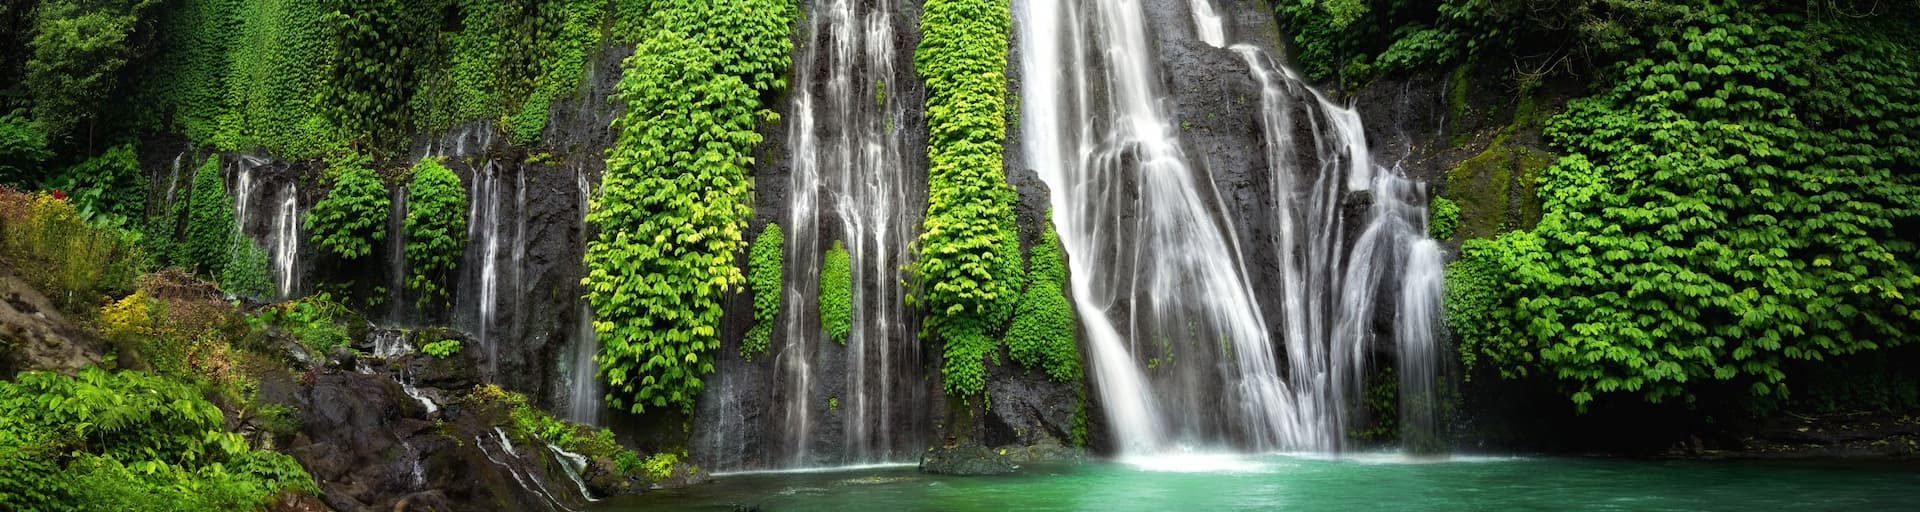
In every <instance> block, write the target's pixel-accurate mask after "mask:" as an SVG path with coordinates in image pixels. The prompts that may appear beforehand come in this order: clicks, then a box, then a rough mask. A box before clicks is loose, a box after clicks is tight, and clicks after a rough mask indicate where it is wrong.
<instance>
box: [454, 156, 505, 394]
mask: <svg viewBox="0 0 1920 512" xmlns="http://www.w3.org/2000/svg"><path fill="white" fill-rule="evenodd" d="M460 140H461V141H465V140H466V139H465V138H464V137H462V138H461V139H460ZM462 149H464V148H462ZM501 174H502V172H501V168H500V165H499V164H498V163H496V162H494V161H492V160H487V161H486V163H485V164H484V165H483V166H482V167H481V168H480V169H479V170H478V172H476V173H475V175H474V179H473V185H472V186H471V190H469V191H467V197H468V198H470V201H471V203H472V206H471V207H470V208H469V209H468V210H467V240H469V242H468V246H467V252H468V258H469V262H470V263H473V265H463V266H465V267H466V268H477V269H478V273H477V274H474V275H473V276H472V277H471V280H470V281H469V282H470V283H473V284H474V288H473V290H475V295H474V297H473V299H472V300H473V301H474V316H473V322H474V328H473V330H472V331H473V333H474V337H475V338H476V341H478V342H479V343H480V348H481V350H482V351H483V352H485V353H486V354H487V375H488V376H489V378H491V377H492V376H493V375H494V374H495V373H496V371H497V370H498V369H499V363H498V362H497V361H498V359H499V357H498V356H499V347H497V346H496V345H497V343H498V342H497V341H496V340H495V339H494V337H495V336H494V334H495V333H494V331H495V330H497V327H498V325H497V324H498V318H499V310H500V296H501V293H502V289H501V287H502V283H501V273H502V272H503V271H511V270H513V269H515V268H517V267H513V266H511V265H513V264H515V263H518V262H517V260H516V261H507V262H503V261H501V256H500V252H501V251H500V246H501V244H502V243H503V241H502V240H501V238H503V234H502V233H501V231H502V225H503V224H505V221H504V217H506V216H507V215H511V214H512V213H513V212H511V211H503V204H504V203H505V202H506V200H505V199H504V198H503V196H504V195H505V194H506V191H504V190H501V189H502V188H504V186H505V183H502V182H503V181H504V180H505V178H504V177H502V176H501ZM514 250H515V254H517V251H518V248H515V249H514ZM475 259H477V261H474V260H475ZM503 265H508V266H506V268H505V270H503V269H502V266H503ZM507 286H511V287H512V288H509V289H507V290H506V292H507V293H513V292H515V291H518V286H517V285H515V284H513V283H508V284H507Z"/></svg>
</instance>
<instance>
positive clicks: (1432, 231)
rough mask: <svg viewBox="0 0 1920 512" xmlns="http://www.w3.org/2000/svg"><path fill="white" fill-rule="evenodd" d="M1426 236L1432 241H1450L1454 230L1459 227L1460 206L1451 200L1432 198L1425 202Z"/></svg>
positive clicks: (1438, 197)
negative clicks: (1426, 217)
mask: <svg viewBox="0 0 1920 512" xmlns="http://www.w3.org/2000/svg"><path fill="white" fill-rule="evenodd" d="M1427 215H1428V217H1429V218H1428V219H1427V236H1429V237H1432V238H1433V239H1434V240H1452V239H1453V234H1454V230H1455V229H1456V228H1459V227H1460V205H1458V204H1454V202H1453V200H1452V199H1447V198H1444V197H1440V196H1433V200H1432V201H1428V202H1427Z"/></svg>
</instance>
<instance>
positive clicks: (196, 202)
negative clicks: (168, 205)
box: [172, 157, 239, 276]
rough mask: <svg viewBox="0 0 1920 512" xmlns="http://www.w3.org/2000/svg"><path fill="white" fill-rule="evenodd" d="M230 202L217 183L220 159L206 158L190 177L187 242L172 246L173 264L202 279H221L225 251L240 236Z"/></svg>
mask: <svg viewBox="0 0 1920 512" xmlns="http://www.w3.org/2000/svg"><path fill="white" fill-rule="evenodd" d="M233 206H234V205H233V198H232V197H231V196H228V195H227V183H226V182H225V181H222V180H221V179H220V159H219V158H218V157H214V158H208V159H207V162H206V164H204V165H201V166H200V171H199V172H197V173H194V175H193V195H192V197H191V198H190V199H189V200H188V205H187V229H186V239H185V240H184V241H182V242H181V243H179V244H177V245H175V246H174V249H175V250H176V251H178V253H177V254H175V255H174V256H173V258H172V259H173V263H174V264H175V265H180V266H182V267H185V268H189V269H196V270H198V271H199V272H201V273H202V275H211V276H217V275H221V274H220V272H221V270H222V269H225V268H226V264H227V255H228V254H229V253H228V251H229V250H230V249H231V248H232V247H233V238H234V237H235V236H237V234H238V233H239V227H238V226H236V225H235V224H234V217H233Z"/></svg>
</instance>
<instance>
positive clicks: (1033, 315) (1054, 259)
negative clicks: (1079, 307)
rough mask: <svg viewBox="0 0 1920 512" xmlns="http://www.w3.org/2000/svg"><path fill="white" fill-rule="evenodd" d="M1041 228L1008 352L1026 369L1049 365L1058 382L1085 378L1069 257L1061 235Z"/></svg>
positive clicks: (1009, 332) (1049, 373) (1010, 332)
mask: <svg viewBox="0 0 1920 512" xmlns="http://www.w3.org/2000/svg"><path fill="white" fill-rule="evenodd" d="M1041 231H1042V236H1041V239H1040V242H1039V243H1038V244H1035V245H1034V246H1033V258H1032V262H1031V265H1029V266H1031V267H1032V268H1031V269H1030V271H1029V272H1028V273H1027V291H1026V293H1025V294H1024V295H1022V296H1021V298H1020V305H1019V307H1018V308H1016V309H1015V310H1014V314H1013V326H1012V327H1010V328H1008V329H1007V350H1008V354H1007V355H1008V356H1010V357H1011V358H1012V359H1013V360H1014V362H1017V363H1020V364H1021V365H1024V366H1026V367H1027V368H1033V369H1041V370H1044V371H1045V372H1046V374H1047V376H1048V377H1049V378H1052V379H1053V380H1054V381H1057V382H1077V381H1079V380H1080V377H1081V375H1080V345H1079V343H1078V342H1077V340H1076V339H1075V337H1074V329H1076V328H1077V327H1078V326H1079V320H1078V319H1077V318H1075V316H1074V311H1073V305H1072V304H1069V303H1068V302H1067V297H1066V294H1065V292H1063V290H1065V289H1066V286H1067V267H1066V265H1067V263H1066V258H1065V257H1063V254H1062V251H1061V249H1060V236H1059V235H1058V234H1055V233H1054V231H1053V230H1052V229H1044V230H1041Z"/></svg>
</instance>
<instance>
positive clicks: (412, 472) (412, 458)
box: [400, 439, 427, 490]
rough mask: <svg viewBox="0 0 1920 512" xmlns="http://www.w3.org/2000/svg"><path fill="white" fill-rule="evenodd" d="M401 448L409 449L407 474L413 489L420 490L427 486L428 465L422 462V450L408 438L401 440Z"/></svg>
mask: <svg viewBox="0 0 1920 512" xmlns="http://www.w3.org/2000/svg"><path fill="white" fill-rule="evenodd" d="M400 448H401V449H404V450H406V451H407V476H408V478H410V479H411V482H409V483H410V484H411V485H412V487H411V488H412V489H414V490H419V489H423V488H425V487H426V486H427V467H426V465H424V464H421V463H420V451H419V450H417V449H415V448H414V447H413V443H411V442H408V441H407V440H406V439H401V440H400Z"/></svg>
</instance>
